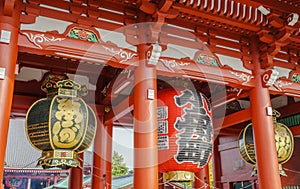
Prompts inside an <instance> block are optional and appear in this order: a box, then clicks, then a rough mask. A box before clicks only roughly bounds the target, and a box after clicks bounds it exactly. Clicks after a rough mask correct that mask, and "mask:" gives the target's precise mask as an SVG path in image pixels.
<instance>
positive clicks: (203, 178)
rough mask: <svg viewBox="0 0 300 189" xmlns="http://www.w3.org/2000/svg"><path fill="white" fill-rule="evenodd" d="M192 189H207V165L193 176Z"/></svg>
mask: <svg viewBox="0 0 300 189" xmlns="http://www.w3.org/2000/svg"><path fill="white" fill-rule="evenodd" d="M195 177H196V178H195V182H194V188H201V189H209V169H208V164H207V165H206V166H205V167H203V169H201V171H199V172H197V173H196V174H195Z"/></svg>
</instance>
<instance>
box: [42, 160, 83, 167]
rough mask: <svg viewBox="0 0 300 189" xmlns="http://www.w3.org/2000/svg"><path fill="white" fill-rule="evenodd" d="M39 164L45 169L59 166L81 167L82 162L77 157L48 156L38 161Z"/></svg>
mask: <svg viewBox="0 0 300 189" xmlns="http://www.w3.org/2000/svg"><path fill="white" fill-rule="evenodd" d="M37 166H42V167H43V168H44V169H49V168H53V167H59V168H62V169H69V168H71V167H77V168H81V165H80V162H79V161H78V160H77V159H62V158H46V159H42V160H39V161H38V164H37Z"/></svg>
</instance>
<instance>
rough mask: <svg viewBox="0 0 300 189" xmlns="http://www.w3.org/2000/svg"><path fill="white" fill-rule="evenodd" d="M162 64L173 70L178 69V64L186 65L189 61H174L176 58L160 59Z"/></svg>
mask: <svg viewBox="0 0 300 189" xmlns="http://www.w3.org/2000/svg"><path fill="white" fill-rule="evenodd" d="M160 61H161V62H162V63H163V65H164V66H165V67H166V68H168V69H169V70H170V71H172V72H175V71H174V69H178V67H180V66H187V65H189V64H190V63H188V62H176V60H164V59H160Z"/></svg>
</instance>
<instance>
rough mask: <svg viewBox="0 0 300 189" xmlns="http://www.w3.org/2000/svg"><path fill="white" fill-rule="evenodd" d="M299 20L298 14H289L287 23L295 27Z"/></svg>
mask: <svg viewBox="0 0 300 189" xmlns="http://www.w3.org/2000/svg"><path fill="white" fill-rule="evenodd" d="M298 20H299V15H298V14H297V13H291V14H289V16H288V18H287V22H288V25H289V26H294V25H295V24H296V23H297V22H298Z"/></svg>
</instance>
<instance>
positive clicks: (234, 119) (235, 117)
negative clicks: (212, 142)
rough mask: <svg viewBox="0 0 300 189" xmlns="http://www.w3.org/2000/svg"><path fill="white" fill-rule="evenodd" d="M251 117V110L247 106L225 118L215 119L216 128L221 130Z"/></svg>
mask: <svg viewBox="0 0 300 189" xmlns="http://www.w3.org/2000/svg"><path fill="white" fill-rule="evenodd" d="M250 119H251V110H250V108H247V109H245V110H241V111H239V112H236V113H232V114H229V115H227V116H225V117H224V118H219V119H216V120H215V121H214V126H215V130H216V131H219V130H221V129H224V128H228V127H231V126H233V125H236V124H239V123H243V122H245V121H248V120H250Z"/></svg>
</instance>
